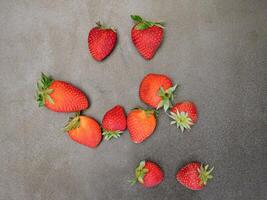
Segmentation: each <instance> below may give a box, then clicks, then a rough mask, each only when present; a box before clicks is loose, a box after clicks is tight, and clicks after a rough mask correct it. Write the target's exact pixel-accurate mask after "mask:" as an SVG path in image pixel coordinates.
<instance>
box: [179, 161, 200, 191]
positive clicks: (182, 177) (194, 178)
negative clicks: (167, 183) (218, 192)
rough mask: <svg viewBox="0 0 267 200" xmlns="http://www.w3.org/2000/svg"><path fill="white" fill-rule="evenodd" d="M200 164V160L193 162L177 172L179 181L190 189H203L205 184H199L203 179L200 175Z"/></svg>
mask: <svg viewBox="0 0 267 200" xmlns="http://www.w3.org/2000/svg"><path fill="white" fill-rule="evenodd" d="M200 166H201V163H199V162H192V163H189V164H187V165H185V166H184V167H182V168H181V169H180V170H179V171H178V173H177V174H176V179H177V181H178V182H180V183H181V184H182V185H183V186H185V187H187V188H188V189H190V190H201V189H203V187H204V186H203V185H200V184H199V183H200V181H201V179H200V178H199V177H198V176H199V172H198V169H199V168H200Z"/></svg>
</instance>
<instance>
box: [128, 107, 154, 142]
mask: <svg viewBox="0 0 267 200" xmlns="http://www.w3.org/2000/svg"><path fill="white" fill-rule="evenodd" d="M156 126H157V120H156V117H155V115H154V114H151V115H149V116H147V114H146V113H145V111H144V110H139V109H135V110H132V111H131V112H129V114H128V117H127V127H128V132H129V134H130V137H131V141H132V142H134V143H137V144H139V143H141V142H143V141H145V140H146V139H148V138H149V137H150V136H151V135H152V134H153V133H154V130H155V128H156Z"/></svg>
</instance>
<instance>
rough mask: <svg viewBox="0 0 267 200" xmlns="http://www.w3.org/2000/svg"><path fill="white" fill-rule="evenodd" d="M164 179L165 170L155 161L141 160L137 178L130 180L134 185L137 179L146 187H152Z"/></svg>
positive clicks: (137, 169)
mask: <svg viewBox="0 0 267 200" xmlns="http://www.w3.org/2000/svg"><path fill="white" fill-rule="evenodd" d="M163 179H164V172H163V171H162V169H161V168H160V167H159V166H158V165H157V164H156V163H154V162H151V161H141V162H140V164H139V166H138V167H137V168H136V169H135V178H134V179H133V180H131V181H130V183H131V184H132V185H133V184H135V183H136V182H137V181H138V182H139V183H141V184H142V185H143V186H144V187H147V188H150V187H154V186H156V185H158V184H160V183H161V182H162V181H163Z"/></svg>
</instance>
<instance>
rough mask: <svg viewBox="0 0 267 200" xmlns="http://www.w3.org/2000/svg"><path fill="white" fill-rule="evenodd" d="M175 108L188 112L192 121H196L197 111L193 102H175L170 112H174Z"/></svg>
mask: <svg viewBox="0 0 267 200" xmlns="http://www.w3.org/2000/svg"><path fill="white" fill-rule="evenodd" d="M177 110H178V111H179V112H186V113H188V116H189V117H190V118H191V120H192V122H193V123H196V122H197V119H198V112H197V107H196V105H195V104H194V103H193V102H191V101H183V102H180V103H177V104H175V105H174V106H173V107H172V109H171V112H174V113H176V112H177Z"/></svg>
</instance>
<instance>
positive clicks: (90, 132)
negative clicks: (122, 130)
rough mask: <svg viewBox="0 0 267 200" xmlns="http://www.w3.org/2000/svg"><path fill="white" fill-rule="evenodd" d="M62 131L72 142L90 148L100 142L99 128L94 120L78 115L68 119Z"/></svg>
mask: <svg viewBox="0 0 267 200" xmlns="http://www.w3.org/2000/svg"><path fill="white" fill-rule="evenodd" d="M64 131H66V132H68V134H69V136H70V138H71V139H72V140H74V141H76V142H78V143H79V144H82V145H85V146H87V147H90V148H95V147H96V146H97V145H98V144H99V143H100V142H101V140H102V134H101V128H100V126H99V124H98V123H97V122H96V120H94V119H93V118H91V117H88V116H81V115H80V114H79V113H78V114H76V115H75V116H74V117H71V118H70V120H69V122H68V124H67V125H66V126H65V128H64Z"/></svg>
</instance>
